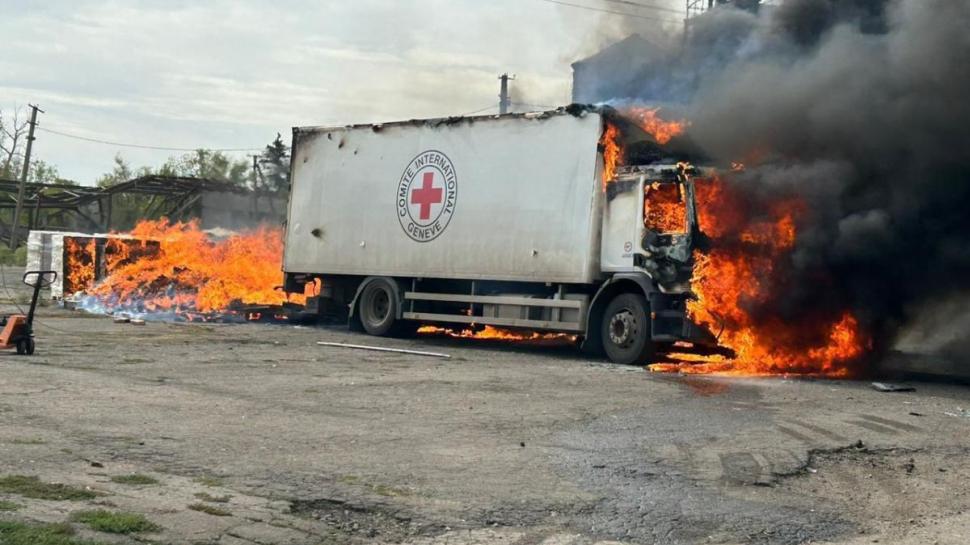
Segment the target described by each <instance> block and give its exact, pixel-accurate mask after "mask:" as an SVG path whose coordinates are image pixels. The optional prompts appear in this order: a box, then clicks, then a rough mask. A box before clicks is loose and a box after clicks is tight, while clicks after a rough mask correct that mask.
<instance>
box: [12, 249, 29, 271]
mask: <svg viewBox="0 0 970 545" xmlns="http://www.w3.org/2000/svg"><path fill="white" fill-rule="evenodd" d="M13 264H14V265H17V266H18V267H26V266H27V247H26V246H20V247H19V248H17V249H16V250H14V252H13Z"/></svg>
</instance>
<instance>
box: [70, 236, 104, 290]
mask: <svg viewBox="0 0 970 545" xmlns="http://www.w3.org/2000/svg"><path fill="white" fill-rule="evenodd" d="M96 245H97V242H96V241H95V239H93V238H86V237H74V236H66V237H64V260H65V262H67V263H70V264H71V268H70V269H69V270H68V271H67V274H66V275H65V280H66V282H65V283H64V293H65V294H72V293H75V292H78V291H83V290H86V289H88V288H90V287H91V286H93V285H94V278H95V261H94V260H95V251H96Z"/></svg>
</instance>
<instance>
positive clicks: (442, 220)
mask: <svg viewBox="0 0 970 545" xmlns="http://www.w3.org/2000/svg"><path fill="white" fill-rule="evenodd" d="M608 126H613V127H619V128H620V131H621V134H622V138H623V139H624V145H625V146H629V147H630V148H631V149H635V148H637V147H638V146H639V147H640V148H643V146H646V147H648V148H650V147H656V146H655V142H653V140H652V138H651V137H650V136H649V135H648V134H646V133H645V132H643V131H642V130H641V129H640V128H639V127H636V126H635V125H634V124H632V123H628V122H626V121H625V120H624V119H623V118H622V117H621V116H620V115H618V113H617V112H616V111H614V110H612V109H610V108H605V107H604V108H594V107H581V106H571V107H568V108H560V109H558V110H553V111H549V112H541V113H534V114H512V115H501V116H482V117H462V118H446V119H432V120H420V121H407V122H399V123H387V124H380V125H355V126H348V127H334V128H322V127H308V128H296V129H294V131H293V156H292V186H291V192H290V201H289V209H288V217H287V226H286V238H285V252H284V265H283V268H284V272H285V278H286V281H285V288H286V290H287V291H291V292H302V291H303V289H304V285H305V284H307V283H310V282H314V281H316V280H318V279H319V280H320V281H321V285H322V288H321V291H320V296H319V297H318V298H317V299H315V300H311V301H310V304H311V306H314V305H315V308H317V309H318V310H320V311H321V312H322V311H326V310H330V311H333V310H337V311H345V312H346V315H347V316H348V318H349V320H350V323H351V325H352V327H355V328H358V329H362V330H364V331H366V332H367V333H370V334H372V335H398V334H406V333H409V332H413V331H415V330H416V329H417V327H418V326H419V325H421V324H438V325H446V326H447V325H454V324H461V325H462V326H463V327H475V326H484V325H492V326H497V327H503V328H521V329H528V330H536V331H548V332H564V333H570V334H574V335H576V336H577V337H578V338H580V339H581V340H582V343H583V347H584V349H586V350H588V351H590V352H601V351H605V353H606V354H607V355H608V356H609V358H610V359H611V360H613V361H615V362H619V363H635V362H642V361H646V360H649V359H650V358H651V357H652V355H653V354H654V352H655V350H657V348H658V347H661V346H662V345H665V344H671V343H674V342H676V341H687V342H692V343H699V344H713V343H714V339H713V337H712V336H711V335H710V334H709V333H707V332H706V330H703V329H701V328H700V327H699V326H697V325H695V324H693V323H692V322H691V321H690V320H689V319H688V317H687V313H686V302H687V300H688V298H689V297H690V296H691V293H690V278H691V272H692V266H693V257H692V251H691V250H692V247H693V245H694V244H695V242H696V240H697V237H698V236H699V235H700V233H699V230H698V227H697V225H698V224H697V214H696V209H695V206H694V189H693V180H692V178H691V170H690V169H689V168H688V167H686V166H685V165H677V164H673V163H665V162H663V161H662V160H658V161H657V162H655V163H653V164H645V165H639V166H634V167H626V168H623V169H622V170H619V171H618V172H617V174H616V175H615V176H610V179H608V180H604V168H605V164H604V157H603V147H602V144H601V140H602V137H603V133H604V131H605V130H606V128H607V127H608ZM647 156H650V157H653V158H658V157H657V155H656V154H652V155H651V154H647ZM664 187H668V188H673V189H674V191H673V192H672V193H671V192H667V193H668V194H673V195H676V199H677V201H678V203H679V206H680V207H681V209H682V211H683V215H682V218H683V222H682V224H681V225H679V226H678V227H680V228H677V229H671V230H670V231H671V232H659V231H655V230H653V229H651V228H650V226H649V225H646V224H645V222H644V219H645V217H646V216H645V211H646V210H645V206H646V199H645V196H648V195H650V194H651V193H657V194H660V193H664V192H663V191H662V190H661V189H662V188H664Z"/></svg>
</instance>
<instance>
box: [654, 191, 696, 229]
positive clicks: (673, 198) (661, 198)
mask: <svg viewBox="0 0 970 545" xmlns="http://www.w3.org/2000/svg"><path fill="white" fill-rule="evenodd" d="M644 202H645V205H646V206H645V210H644V213H645V215H646V217H645V218H644V220H645V224H646V226H647V227H648V228H649V229H651V230H653V231H656V232H658V233H683V232H684V231H686V229H687V208H686V207H685V206H684V198H683V193H682V189H681V187H680V186H679V185H675V184H659V183H654V184H651V185H649V186H647V195H646V199H645V200H644Z"/></svg>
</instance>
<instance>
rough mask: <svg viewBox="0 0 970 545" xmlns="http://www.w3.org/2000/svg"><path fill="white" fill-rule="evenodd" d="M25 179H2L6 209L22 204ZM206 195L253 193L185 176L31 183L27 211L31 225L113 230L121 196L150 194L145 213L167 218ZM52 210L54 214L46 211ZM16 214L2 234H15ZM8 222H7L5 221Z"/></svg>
mask: <svg viewBox="0 0 970 545" xmlns="http://www.w3.org/2000/svg"><path fill="white" fill-rule="evenodd" d="M18 187H19V182H18V181H16V180H5V179H0V213H2V211H4V210H13V209H15V208H16V206H17V191H18ZM205 193H235V194H240V195H245V194H251V193H252V192H251V191H250V190H249V189H247V188H243V187H240V186H238V185H234V184H231V183H228V182H223V181H219V180H211V179H207V178H188V177H181V176H156V175H151V176H142V177H139V178H135V179H132V180H128V181H127V182H122V183H120V184H116V185H113V186H110V187H104V188H101V187H88V186H77V185H69V184H37V183H28V184H26V191H25V194H24V202H23V209H24V210H25V211H26V216H27V227H28V229H48V230H72V229H79V228H80V229H94V230H98V231H104V232H107V231H110V230H111V229H112V206H113V204H114V202H115V199H116V197H117V196H119V195H141V196H147V197H148V203H147V205H146V206H145V208H144V210H143V212H144V216H145V217H149V218H150V217H158V216H166V217H169V218H171V219H173V220H177V219H185V217H186V214H187V213H188V212H190V211H191V210H192V209H193V207H194V206H195V205H196V204H197V203H198V202H199V201H200V200H201V198H202V195H203V194H205ZM41 211H48V212H50V213H49V214H41ZM9 218H10V216H9V215H5V217H4V218H2V219H0V233H4V234H9V232H10V225H9V224H8V223H7V222H8V221H9ZM5 220H6V221H5Z"/></svg>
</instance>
